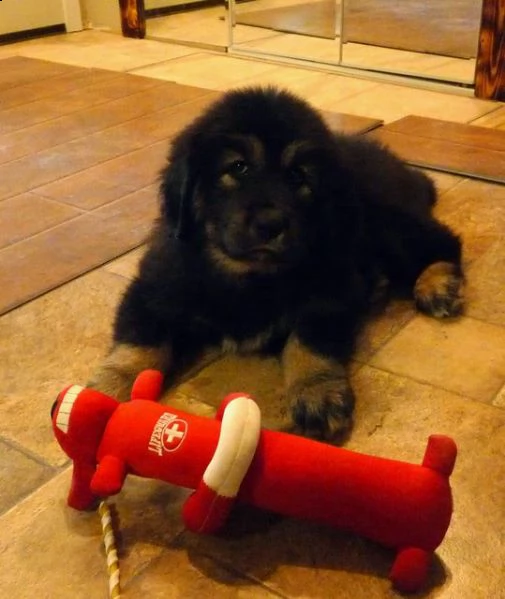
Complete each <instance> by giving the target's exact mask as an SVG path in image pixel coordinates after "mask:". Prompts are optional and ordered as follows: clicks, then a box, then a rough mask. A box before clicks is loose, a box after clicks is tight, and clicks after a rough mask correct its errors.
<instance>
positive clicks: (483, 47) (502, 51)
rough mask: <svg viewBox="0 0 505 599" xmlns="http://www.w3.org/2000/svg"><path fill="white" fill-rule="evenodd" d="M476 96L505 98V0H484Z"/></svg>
mask: <svg viewBox="0 0 505 599" xmlns="http://www.w3.org/2000/svg"><path fill="white" fill-rule="evenodd" d="M475 95H476V96H477V97H478V98H489V99H492V100H501V101H505V0H483V6H482V20H481V24H480V34H479V51H478V54H477V68H476V71H475Z"/></svg>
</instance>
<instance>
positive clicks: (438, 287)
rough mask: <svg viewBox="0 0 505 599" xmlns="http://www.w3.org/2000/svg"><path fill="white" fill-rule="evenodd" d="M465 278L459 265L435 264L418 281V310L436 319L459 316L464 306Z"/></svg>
mask: <svg viewBox="0 0 505 599" xmlns="http://www.w3.org/2000/svg"><path fill="white" fill-rule="evenodd" d="M463 290H464V278H463V275H462V274H461V270H460V268H459V266H458V265H457V264H453V263H452V262H435V263H434V264H431V265H430V266H428V268H426V269H425V270H424V271H423V272H422V273H421V275H420V276H419V278H418V279H417V281H416V285H415V287H414V297H415V300H416V306H417V309H418V310H419V311H420V312H424V313H425V314H428V315H430V316H434V317H435V318H448V317H452V316H459V315H460V314H461V313H462V312H463V305H464V297H463Z"/></svg>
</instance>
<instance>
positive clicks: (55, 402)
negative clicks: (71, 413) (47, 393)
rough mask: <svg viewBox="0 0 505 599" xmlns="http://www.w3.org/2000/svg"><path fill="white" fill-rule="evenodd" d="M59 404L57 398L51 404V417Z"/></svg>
mask: <svg viewBox="0 0 505 599" xmlns="http://www.w3.org/2000/svg"><path fill="white" fill-rule="evenodd" d="M57 405H58V400H57V399H55V400H54V403H53V405H52V406H51V419H52V418H53V416H54V411H55V410H56V406H57Z"/></svg>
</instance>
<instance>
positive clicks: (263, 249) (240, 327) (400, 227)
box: [92, 88, 463, 438]
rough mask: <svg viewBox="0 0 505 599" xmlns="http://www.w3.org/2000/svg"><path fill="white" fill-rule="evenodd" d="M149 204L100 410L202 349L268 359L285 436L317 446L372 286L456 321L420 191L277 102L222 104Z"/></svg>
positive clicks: (263, 95) (253, 95) (345, 409)
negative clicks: (277, 366)
mask: <svg viewBox="0 0 505 599" xmlns="http://www.w3.org/2000/svg"><path fill="white" fill-rule="evenodd" d="M161 196H162V198H161V199H162V204H161V216H160V219H159V221H158V223H157V226H156V228H155V230H154V232H153V235H152V239H151V241H150V243H149V247H148V251H147V254H146V255H145V257H144V259H143V260H142V262H141V265H140V270H139V274H138V276H137V277H136V278H135V280H134V281H133V282H132V283H131V285H130V287H129V288H128V290H127V291H126V294H125V296H124V298H123V300H122V303H121V305H120V306H119V309H118V313H117V319H116V323H115V331H114V346H113V349H112V351H111V353H110V355H109V356H108V358H107V359H106V360H105V362H104V363H103V365H102V366H101V368H100V369H99V371H98V372H97V373H96V376H95V377H94V379H93V381H92V384H93V385H94V386H95V387H97V388H99V389H102V390H103V391H105V392H107V393H110V394H112V395H114V396H116V397H120V398H126V397H127V396H128V391H129V387H130V385H131V383H132V380H133V378H134V377H135V375H136V374H137V373H138V372H139V371H140V370H142V369H143V368H147V367H151V368H152V367H155V368H159V369H162V370H166V369H169V370H170V372H171V376H173V374H174V372H181V371H182V370H183V369H184V368H186V367H187V365H188V364H190V363H192V362H193V361H194V360H195V359H197V358H198V356H199V355H200V354H201V352H202V350H203V349H205V348H206V347H209V346H219V347H221V348H223V349H224V350H232V351H238V352H278V353H279V355H280V357H281V360H282V365H283V369H284V376H285V385H286V396H287V399H288V401H289V404H290V408H291V413H292V417H293V421H294V424H295V425H296V426H297V429H298V430H301V432H303V433H305V434H311V435H315V436H318V437H322V438H332V437H333V436H334V435H335V434H336V433H338V432H340V431H341V430H342V429H345V428H346V427H347V426H348V425H349V423H350V420H351V417H352V411H353V406H354V398H353V393H352V391H351V388H350V386H349V382H348V378H347V374H346V368H345V365H346V362H347V361H348V359H349V357H350V356H351V354H352V351H353V344H354V341H355V339H356V335H357V330H358V327H359V324H360V323H361V321H362V319H363V316H364V315H365V314H366V312H367V310H368V308H369V304H370V298H371V297H372V295H373V294H374V291H375V289H376V287H377V285H378V284H379V283H380V282H381V281H383V280H387V281H388V282H389V283H390V285H391V287H392V288H397V289H406V288H407V289H409V290H410V292H411V293H412V292H413V296H414V299H415V301H416V304H417V306H418V308H419V309H420V310H422V311H423V312H426V313H428V314H431V315H433V316H437V317H444V316H453V315H456V314H458V313H459V312H460V311H461V309H462V286H463V274H462V269H461V247H460V242H459V239H458V238H457V237H456V236H455V235H454V234H453V233H452V232H451V231H450V230H449V229H448V228H447V227H446V226H444V225H442V224H440V223H439V222H437V221H436V220H435V219H434V217H433V216H432V214H431V210H432V207H433V205H434V203H435V200H436V195H435V190H434V187H433V184H432V183H431V181H430V180H429V179H428V178H427V177H426V176H425V175H423V174H422V173H421V172H419V171H416V170H413V169H410V168H408V167H407V166H405V165H404V164H403V163H402V162H401V161H400V160H399V159H397V158H396V157H395V156H393V155H392V154H391V153H390V152H388V151H387V150H385V149H383V148H381V147H380V146H378V145H376V144H375V143H372V142H370V141H367V140H365V139H363V138H360V137H354V136H340V135H335V134H334V133H332V132H331V131H330V130H329V129H328V128H327V126H326V125H325V123H324V122H323V120H322V118H321V117H320V116H319V115H318V113H317V112H316V111H315V110H314V109H313V108H311V107H310V106H309V105H308V104H307V103H306V102H304V101H302V100H301V99H299V98H296V97H295V96H293V95H291V94H290V93H287V92H284V91H279V90H275V89H273V88H268V89H257V88H251V89H245V90H242V91H233V92H231V93H228V94H226V95H225V96H224V97H223V98H222V99H221V100H219V101H218V102H217V103H215V104H214V105H213V106H211V107H210V109H208V110H207V111H206V113H205V114H203V115H202V116H201V117H200V118H198V119H197V120H196V121H195V122H194V123H193V124H192V125H190V126H189V127H188V128H186V129H185V130H184V131H183V132H182V133H181V134H180V135H179V136H178V137H177V138H176V139H175V141H174V143H173V147H172V151H171V155H170V157H169V164H168V166H167V167H166V168H165V170H164V171H163V174H162V185H161Z"/></svg>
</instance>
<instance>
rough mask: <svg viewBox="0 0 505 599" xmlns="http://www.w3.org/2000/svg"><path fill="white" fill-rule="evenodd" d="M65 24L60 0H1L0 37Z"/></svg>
mask: <svg viewBox="0 0 505 599" xmlns="http://www.w3.org/2000/svg"><path fill="white" fill-rule="evenodd" d="M64 22H65V16H64V14H63V2H62V0H2V1H1V2H0V35H2V34H5V33H15V32H16V31H25V30H28V29H38V28H39V27H49V26H51V25H59V24H61V23H64Z"/></svg>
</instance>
